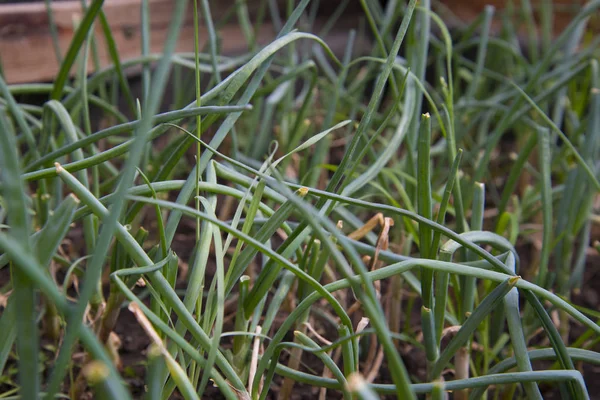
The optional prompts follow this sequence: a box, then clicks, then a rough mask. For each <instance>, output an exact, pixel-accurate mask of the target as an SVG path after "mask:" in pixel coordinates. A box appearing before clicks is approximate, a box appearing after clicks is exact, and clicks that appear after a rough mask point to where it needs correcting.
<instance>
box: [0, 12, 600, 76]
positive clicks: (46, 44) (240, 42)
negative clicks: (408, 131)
mask: <svg viewBox="0 0 600 400" xmlns="http://www.w3.org/2000/svg"><path fill="white" fill-rule="evenodd" d="M149 1H150V27H151V52H152V53H160V52H161V51H162V49H163V41H164V39H165V37H166V33H167V30H168V26H169V22H170V20H171V15H172V13H173V4H174V1H173V0H149ZM247 1H248V2H249V4H250V6H249V10H250V12H251V13H252V12H255V11H256V7H253V6H252V4H253V3H252V2H254V1H257V0H247ZM280 1H284V2H285V3H287V1H285V0H280ZM339 2H340V0H326V1H322V2H321V3H322V5H321V8H319V13H321V10H323V15H321V14H319V16H320V18H321V19H320V23H321V24H322V23H323V21H325V20H326V18H327V15H328V14H330V13H331V12H333V10H335V5H336V4H338V3H339ZM583 2H584V0H554V3H555V7H554V8H555V11H558V13H557V14H556V16H555V19H554V27H555V32H560V31H561V30H562V29H564V27H565V26H566V25H567V23H568V22H569V21H570V19H571V18H572V15H573V13H574V12H576V11H577V10H578V9H579V8H581V4H582V3H583ZM140 3H141V0H105V2H104V6H103V11H104V13H105V14H106V17H107V20H108V22H109V25H110V27H111V31H112V34H113V36H114V38H115V41H116V44H117V47H118V50H119V56H120V58H121V61H124V60H127V59H131V58H135V57H139V56H140V54H141V33H140V26H141V20H140ZM190 3H191V2H190ZM234 3H235V1H234V0H219V1H216V0H215V1H211V2H210V4H211V7H212V10H211V12H212V14H213V18H214V19H215V20H219V19H220V16H222V15H223V14H224V13H225V12H226V10H228V9H229V8H230V7H231V6H233V5H234ZM442 3H443V6H445V8H446V9H447V10H446V11H447V12H446V13H444V12H443V10H442V15H443V16H444V18H445V19H446V20H447V22H448V23H449V24H450V25H453V24H455V23H456V21H457V20H456V19H453V18H452V16H451V15H452V14H453V15H454V16H455V17H458V18H459V20H461V21H462V22H469V21H472V20H473V18H475V17H477V15H479V14H480V13H481V12H482V11H483V9H484V7H485V5H486V4H493V5H494V6H495V7H496V8H497V9H498V10H501V9H502V8H503V7H504V6H505V4H506V3H507V0H443V1H442ZM518 3H519V2H517V4H518ZM532 3H533V5H534V6H536V5H539V4H540V3H541V0H532ZM565 6H567V7H566V8H565ZM561 7H562V8H561ZM282 9H285V7H283V8H282ZM561 9H562V10H564V11H560V10H561ZM52 10H53V15H54V20H55V22H56V25H57V27H58V36H59V46H60V49H61V52H62V54H64V53H65V52H66V51H67V49H68V47H69V44H70V42H71V39H72V37H73V34H74V26H75V24H76V22H77V21H78V20H80V19H81V18H82V16H83V13H82V9H81V2H80V1H79V0H68V1H59V2H52ZM361 13H362V12H361V9H360V6H359V5H358V1H357V2H356V3H352V2H351V7H350V8H349V10H348V12H347V13H346V14H345V15H344V17H343V18H340V20H339V21H338V24H337V25H336V29H337V30H335V31H333V32H332V35H331V36H330V37H327V38H325V39H326V41H327V42H328V43H329V44H330V45H331V46H332V47H334V50H335V49H336V48H337V49H338V50H340V51H343V48H344V46H345V35H347V32H348V30H349V29H352V28H357V26H358V22H357V21H358V18H359V17H360V15H361ZM597 14H598V15H596V16H592V18H591V21H590V23H591V24H592V26H595V27H596V28H594V29H595V30H596V31H597V32H600V29H597V28H598V26H599V25H600V21H597V20H598V19H600V12H599V13H597ZM192 19H193V12H192V9H191V4H190V10H189V11H188V12H187V13H186V21H185V25H184V27H183V29H182V31H181V35H180V39H179V41H178V44H177V51H180V52H191V51H193V49H194V34H193V21H192ZM232 20H234V21H235V20H236V19H235V17H234V18H233V19H232ZM496 22H499V21H498V20H496ZM317 24H319V20H318V23H317ZM495 26H497V24H496V25H495ZM274 36H275V30H274V29H273V27H272V26H270V25H265V26H264V27H263V29H262V30H261V32H258V33H257V37H258V39H259V42H260V43H268V42H269V41H270V40H272V39H273V38H274ZM206 37H207V33H206V30H205V29H204V28H203V27H202V28H201V30H200V38H201V46H202V45H203V44H204V43H202V42H203V41H204V40H205V38H206ZM219 37H220V38H221V39H222V43H221V52H222V53H223V54H230V55H231V54H236V53H240V52H243V51H244V50H246V40H245V37H244V35H243V34H242V31H241V29H240V28H239V26H238V25H237V23H233V24H231V25H226V26H224V27H221V28H220V29H219ZM95 38H96V41H97V43H98V46H97V48H98V52H99V58H100V64H101V66H102V67H104V66H107V65H109V64H111V59H110V56H109V54H108V51H107V48H106V43H105V39H104V35H103V34H102V32H101V29H100V26H99V24H96V29H95ZM364 48H368V45H367V47H364ZM0 59H1V60H2V66H3V69H4V77H5V79H6V80H7V82H8V83H23V82H43V81H52V80H53V79H54V77H55V76H56V74H57V72H58V69H59V65H58V63H57V61H56V56H55V52H54V47H53V44H52V37H51V34H50V25H49V22H48V15H47V12H46V6H45V4H44V2H41V1H37V2H29V3H19V4H0ZM88 71H89V72H93V65H92V62H91V60H90V63H89V65H88Z"/></svg>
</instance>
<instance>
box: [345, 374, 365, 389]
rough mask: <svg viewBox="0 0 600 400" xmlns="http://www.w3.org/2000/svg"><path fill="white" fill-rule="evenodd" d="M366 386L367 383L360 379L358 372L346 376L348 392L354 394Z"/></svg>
mask: <svg viewBox="0 0 600 400" xmlns="http://www.w3.org/2000/svg"><path fill="white" fill-rule="evenodd" d="M366 385H367V382H366V381H365V378H363V377H362V375H361V374H359V373H358V372H353V373H351V374H350V375H349V376H348V390H349V391H351V392H353V393H356V392H359V391H362V390H363V389H364V388H365V386H366Z"/></svg>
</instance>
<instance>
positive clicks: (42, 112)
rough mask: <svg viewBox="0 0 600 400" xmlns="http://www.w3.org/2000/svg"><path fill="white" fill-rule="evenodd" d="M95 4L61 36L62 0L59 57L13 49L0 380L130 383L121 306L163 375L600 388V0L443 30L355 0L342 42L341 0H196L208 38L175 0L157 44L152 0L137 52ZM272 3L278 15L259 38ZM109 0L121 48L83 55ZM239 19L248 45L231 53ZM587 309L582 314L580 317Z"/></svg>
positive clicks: (164, 390) (0, 174) (97, 388)
mask: <svg viewBox="0 0 600 400" xmlns="http://www.w3.org/2000/svg"><path fill="white" fill-rule="evenodd" d="M102 3H103V2H102V1H101V0H100V1H93V2H91V3H90V4H89V5H88V7H87V8H86V12H85V14H84V16H83V18H82V20H81V21H80V23H79V24H78V27H77V30H76V33H75V36H74V39H73V41H72V43H71V45H70V46H69V48H68V49H65V50H66V53H65V54H64V56H62V55H61V52H60V49H58V45H57V43H58V41H57V40H56V39H57V38H56V35H57V31H56V26H55V24H54V19H53V17H52V11H51V8H50V7H49V2H46V4H47V6H48V12H49V17H50V18H49V21H50V24H51V30H52V32H53V34H54V36H55V37H54V39H55V46H56V49H55V50H56V51H57V58H58V59H59V61H60V65H61V67H60V71H59V73H58V75H57V78H56V80H55V82H54V83H53V84H51V85H48V84H19V85H9V84H7V83H6V82H5V80H4V79H3V77H2V76H0V179H1V180H0V196H1V197H0V268H3V269H5V271H3V272H6V273H3V274H2V276H3V277H6V278H5V280H4V281H1V282H0V283H1V284H2V286H1V287H0V299H2V301H4V300H6V304H5V305H4V307H3V309H2V314H1V316H0V368H1V369H2V379H0V389H1V390H2V391H3V392H2V393H1V395H2V397H6V396H12V395H14V394H18V395H20V396H21V398H27V399H34V398H42V397H43V396H49V397H54V396H55V395H56V396H67V397H78V396H81V395H82V394H83V392H84V391H86V390H93V391H94V393H95V394H96V396H97V397H98V398H119V399H128V398H134V397H136V396H138V395H137V394H135V393H134V392H133V391H132V388H131V387H128V385H127V380H128V379H131V378H135V377H139V376H138V375H139V372H137V371H138V370H137V368H134V365H129V364H128V365H123V366H122V367H123V368H122V369H120V368H119V366H120V363H121V360H120V359H119V353H118V346H117V345H116V344H115V343H114V338H113V337H114V333H113V332H114V331H115V330H118V328H120V325H119V324H121V323H123V321H124V318H122V314H123V313H129V312H131V313H133V315H134V317H135V318H134V319H135V321H136V323H137V324H138V325H139V327H140V328H139V329H138V330H136V331H135V332H138V333H137V335H139V337H138V338H137V340H140V341H144V342H148V343H149V344H151V346H150V347H149V349H148V352H147V354H145V356H144V357H146V360H145V361H144V362H142V363H141V365H143V366H144V367H145V377H144V379H145V380H146V383H147V384H146V390H147V393H146V394H145V395H144V396H147V398H149V399H165V398H169V397H170V396H171V395H172V394H173V393H174V392H175V391H178V392H179V394H181V395H182V396H183V397H184V398H190V399H195V398H203V397H204V398H209V397H210V396H211V395H212V394H214V391H219V392H220V393H221V394H222V395H223V396H224V397H226V398H228V399H239V398H252V399H265V398H266V397H267V396H268V395H270V394H271V393H272V391H273V389H274V388H276V387H277V388H279V389H278V390H280V393H281V394H282V396H283V397H286V396H288V395H289V394H291V393H292V390H293V388H294V387H295V386H296V385H300V384H302V385H309V386H312V387H313V388H314V389H319V390H321V391H322V393H325V394H326V393H327V392H326V391H335V392H337V393H338V395H339V396H342V397H344V398H347V399H352V398H365V399H374V398H377V397H378V396H380V395H383V394H386V395H390V394H391V395H395V396H396V397H397V398H402V399H410V398H416V396H417V395H418V394H421V393H431V397H432V398H435V399H438V398H440V399H441V398H443V396H444V392H445V391H453V392H454V396H455V398H473V399H480V398H489V397H492V396H494V397H495V396H500V395H501V394H503V393H506V394H510V393H512V394H516V395H517V396H520V397H522V398H541V397H542V395H543V394H544V391H545V390H548V388H550V390H558V391H560V393H561V395H562V396H563V397H564V398H577V399H585V398H589V395H588V393H587V389H586V385H585V379H584V378H588V377H587V376H586V377H584V376H583V375H582V374H581V373H580V372H579V370H578V369H576V368H575V366H576V363H579V362H587V363H592V364H600V353H598V352H597V351H596V350H597V349H598V342H599V339H598V337H599V336H600V326H599V325H598V324H597V322H595V321H594V320H593V319H598V317H599V315H598V313H597V312H594V311H593V310H588V309H585V308H583V307H581V306H580V305H575V304H573V302H572V301H571V298H572V294H573V293H574V292H576V291H581V290H590V289H589V287H588V286H586V281H585V278H584V276H585V274H586V257H587V255H588V254H589V252H590V251H589V250H590V242H591V241H592V240H596V239H598V238H595V237H593V236H592V235H593V232H592V229H591V227H592V224H593V221H597V220H598V218H597V216H596V215H595V211H596V210H595V209H594V202H595V200H596V198H597V195H598V190H599V189H600V183H599V177H598V156H599V152H600V140H599V137H600V91H599V87H600V68H599V66H598V57H599V56H600V51H599V50H598V47H597V45H598V40H588V39H586V36H585V35H583V33H584V32H585V24H586V22H587V20H588V17H589V16H590V15H592V14H593V13H594V12H596V13H597V12H598V8H600V1H591V2H589V3H588V4H587V5H586V6H585V7H583V8H582V9H581V10H580V11H579V13H578V14H577V15H576V17H575V18H574V19H573V21H572V23H571V24H570V25H569V26H568V27H567V28H566V29H565V30H564V32H552V29H551V23H549V21H551V18H552V15H551V12H552V9H551V7H547V8H545V9H544V10H542V12H541V14H542V15H541V17H540V18H541V19H540V20H541V24H542V29H541V30H540V31H539V32H540V33H538V30H537V29H536V27H535V26H534V14H533V13H534V11H533V9H532V7H531V4H530V3H529V1H523V4H522V10H520V11H522V14H519V15H520V17H519V18H522V20H521V21H519V20H518V17H517V16H516V15H509V14H510V10H507V11H506V15H504V17H503V29H502V30H501V31H500V33H499V34H495V35H493V34H492V21H493V19H494V18H495V14H494V12H495V10H494V9H493V8H492V7H487V8H486V9H485V11H484V13H483V14H482V15H481V17H480V18H478V19H476V20H474V21H473V22H472V23H471V24H470V25H468V26H460V27H459V28H460V29H457V30H456V32H452V33H451V31H450V30H449V29H448V28H447V27H446V25H444V22H443V20H442V17H445V16H446V14H444V13H443V12H439V10H437V9H435V8H434V7H432V4H431V2H430V1H427V0H423V1H421V2H419V3H418V4H417V1H415V0H411V1H408V2H402V1H397V0H390V1H388V2H387V5H386V6H385V7H384V6H382V5H381V4H380V2H377V1H368V0H364V1H361V2H360V6H361V7H362V13H363V14H362V16H363V17H364V19H365V22H366V24H365V25H364V26H363V25H361V27H362V28H365V27H368V28H366V29H361V30H360V31H358V32H357V31H351V32H348V33H347V37H348V41H347V44H346V46H345V48H344V49H331V48H329V47H328V44H327V40H326V33H327V32H328V31H330V30H331V29H335V26H336V20H337V18H339V17H340V16H341V15H343V12H344V9H345V7H346V6H347V5H348V4H349V3H350V2H348V1H344V2H340V4H339V5H338V6H337V7H338V8H337V10H336V11H335V12H334V13H333V14H332V16H331V17H330V20H329V21H328V22H327V24H325V26H324V27H323V28H322V31H320V32H319V31H317V30H316V26H317V24H315V18H316V17H315V16H316V15H317V13H318V2H311V1H309V0H302V1H300V2H293V1H287V7H286V8H285V10H283V9H282V10H278V9H277V7H276V6H275V4H276V3H277V2H271V1H267V0H260V1H257V2H256V4H257V5H258V8H257V15H256V21H253V20H252V18H250V17H251V13H250V10H249V7H250V4H248V3H247V2H246V1H236V2H235V5H234V6H232V9H231V10H230V12H229V13H226V14H225V16H224V20H222V21H217V20H213V17H212V16H211V10H210V4H211V2H208V1H206V0H202V1H199V0H195V1H194V7H193V10H194V11H195V12H196V18H195V20H194V30H195V32H196V41H195V52H194V53H192V54H187V53H186V54H178V53H176V52H175V45H176V43H177V38H178V36H179V33H180V31H181V30H182V26H183V23H184V16H185V13H186V10H187V7H188V6H190V9H191V4H188V2H187V1H185V0H177V1H176V2H174V14H173V16H172V20H171V24H170V27H169V33H168V36H167V38H166V41H165V44H164V51H163V53H162V54H159V55H156V54H150V52H149V49H150V26H149V21H150V15H151V13H152V7H151V3H150V2H149V1H148V0H143V1H142V7H141V8H140V12H141V17H142V18H141V20H142V30H141V32H142V46H141V47H142V53H141V55H140V57H139V58H136V59H133V60H121V59H120V56H119V53H118V51H117V46H116V42H115V40H114V37H112V33H111V31H110V27H109V25H108V23H107V20H106V17H105V15H104V13H103V11H102ZM296 3H297V4H296ZM547 3H549V2H547ZM547 5H549V4H547ZM280 12H281V15H286V19H285V21H282V20H281V18H280ZM438 12H439V14H438ZM267 20H271V21H272V22H273V26H275V27H276V28H277V29H278V34H277V36H276V37H275V38H274V39H273V40H272V41H271V43H269V44H267V45H265V46H262V47H261V46H260V45H259V40H258V37H257V34H256V33H257V32H258V31H260V29H261V24H263V23H264V22H265V21H267ZM201 22H202V23H203V24H204V25H205V26H206V27H207V32H208V34H207V38H203V37H199V36H198V32H199V31H200V24H201ZM514 23H518V24H523V26H524V27H525V32H526V34H527V40H528V43H529V47H528V48H529V49H530V50H531V53H530V54H526V53H525V50H524V49H523V48H522V47H520V46H519V45H518V43H519V39H520V37H519V36H517V31H518V30H516V29H511V26H512V24H514ZM95 24H97V25H98V26H99V27H100V28H101V30H102V34H103V35H104V36H105V39H106V41H105V42H106V44H107V46H108V52H109V55H110V57H111V60H112V61H113V65H112V66H110V67H107V68H105V69H102V70H97V71H96V72H95V73H94V74H93V75H91V76H89V77H88V76H86V74H85V68H83V67H84V66H85V65H87V62H88V58H89V56H90V51H91V53H92V57H93V58H94V61H95V62H96V61H97V60H96V53H97V48H96V41H95V38H94V34H93V32H94V31H93V27H94V25H95ZM223 24H235V25H238V26H239V27H240V29H241V31H242V32H243V33H244V37H245V38H246V40H247V47H248V49H249V50H248V51H247V53H246V54H243V55H240V56H237V57H230V56H227V55H222V54H219V52H220V44H219V41H220V40H221V39H222V38H221V37H220V35H221V32H220V30H221V27H222V26H223ZM298 29H300V30H298ZM359 37H367V38H370V39H371V40H372V41H373V42H374V46H373V47H372V48H367V49H364V48H359V47H358V45H357V43H358V42H359V41H358V40H357V38H359ZM205 39H208V40H207V43H206V45H205V47H204V48H202V47H201V46H200V44H201V43H202V42H203V41H205ZM538 41H539V42H540V43H542V46H541V48H538V47H537V43H538ZM334 50H335V51H334ZM540 50H541V51H540ZM153 62H158V65H157V68H156V69H153V68H151V63H153ZM74 67H78V68H79V70H78V71H79V73H78V75H77V78H76V79H74V80H73V81H71V80H70V79H69V77H70V73H71V72H72V71H73V70H74V69H75V68H74ZM138 68H139V70H141V71H142V90H141V95H140V98H139V99H137V101H136V99H135V97H134V94H135V88H134V87H133V86H132V85H131V82H128V81H127V79H126V76H127V73H128V70H131V69H136V70H137V69H138ZM192 79H193V80H194V84H193V85H191V84H190V82H191V80H192ZM169 80H171V82H172V85H173V92H174V93H173V101H172V102H171V103H170V104H166V102H165V101H164V95H165V93H167V90H166V89H167V83H168V81H169ZM192 87H193V89H194V90H189V89H191V88H192ZM120 93H122V96H123V97H124V100H125V103H126V108H125V109H124V110H121V109H119V106H118V103H119V102H118V101H117V100H118V98H119V96H120ZM31 94H38V95H43V96H46V98H48V101H46V102H45V103H44V104H43V105H42V106H41V107H40V106H39V105H35V104H24V103H23V102H22V99H26V98H27V96H26V95H31ZM185 104H187V105H185ZM165 108H170V109H169V110H168V111H165V110H164V109H165ZM95 116H99V117H95ZM106 125H108V127H106ZM188 156H189V157H188ZM180 241H183V244H181V243H179V242H180ZM531 242H533V243H534V244H535V246H532V247H533V248H534V249H533V250H531V252H530V253H523V252H521V249H524V248H526V246H520V245H521V244H525V243H531ZM597 247H598V246H596V248H595V249H594V251H597ZM175 250H177V253H176V252H175ZM518 250H519V251H518ZM184 266H188V269H185V268H183V267H184ZM106 293H108V297H107V298H105V294H106ZM411 317H412V318H411ZM415 318H416V319H419V318H420V320H421V323H420V324H416V325H415V324H414V323H413V322H414V319H415ZM572 321H576V322H577V323H578V324H580V325H581V326H583V327H584V329H585V332H584V333H583V335H581V337H580V340H577V341H576V342H574V343H569V332H570V327H571V324H572ZM540 337H541V339H540ZM111 338H112V339H111ZM407 347H411V348H412V350H413V351H412V352H411V353H410V354H407V353H405V352H403V351H401V350H403V349H406V348H407ZM48 349H54V350H52V351H50V350H48ZM80 351H83V352H84V354H85V357H84V358H81V357H74V354H75V353H76V352H77V353H79V352H80ZM49 352H52V353H53V354H52V356H49ZM54 353H56V354H54ZM414 354H417V355H416V356H415V355H414ZM411 357H418V358H419V359H422V360H424V362H425V363H426V372H425V373H424V374H423V373H421V372H420V371H418V370H417V368H414V367H413V364H414V360H413V359H411ZM537 360H551V361H553V362H554V364H543V365H545V367H544V368H545V369H543V370H541V369H540V367H539V365H542V364H536V363H534V362H535V361H537ZM138 366H139V365H138V364H136V365H135V367H138ZM46 370H47V371H48V372H45V371H46ZM449 370H453V371H454V375H453V374H451V373H448V371H449ZM42 371H44V373H42ZM210 381H212V382H214V384H215V385H214V386H215V388H211V385H210ZM323 391H324V392H323Z"/></svg>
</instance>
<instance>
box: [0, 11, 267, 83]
mask: <svg viewBox="0 0 600 400" xmlns="http://www.w3.org/2000/svg"><path fill="white" fill-rule="evenodd" d="M140 3H141V0H106V1H105V3H104V6H103V11H104V13H105V14H106V18H107V20H108V22H109V25H110V27H111V31H112V34H113V36H114V39H115V42H116V44H117V48H118V49H119V57H120V58H121V61H123V60H127V59H131V58H134V57H139V56H140V54H141V32H140V26H141V19H140ZM52 9H53V15H54V21H55V23H56V25H57V27H58V37H59V46H60V49H61V52H62V54H64V53H66V51H67V49H68V46H69V44H70V42H71V39H72V37H73V34H74V31H75V29H74V27H75V24H76V21H78V20H81V18H82V17H83V13H82V9H81V3H80V1H79V0H74V1H63V2H53V3H52ZM172 12H173V1H172V0H150V30H151V35H150V36H151V40H150V43H151V50H150V51H151V53H160V52H161V51H162V49H163V42H164V40H165V38H166V34H167V30H168V26H169V22H170V19H171V14H172ZM222 12H223V10H222V9H221V10H219V9H218V10H214V14H216V15H215V17H216V18H217V17H218V14H219V13H222ZM49 26H50V25H49V22H48V16H47V12H46V7H45V5H44V3H43V2H35V3H24V4H3V5H0V57H1V58H2V66H3V68H4V74H5V79H6V80H7V82H9V83H21V82H41V81H51V80H52V79H53V78H54V77H55V76H56V74H57V72H58V69H59V65H58V62H57V60H56V56H55V52H54V47H53V44H52V36H51V34H50V28H49ZM219 33H220V35H221V37H222V38H224V40H223V42H222V51H223V53H228V54H235V53H238V52H241V51H243V50H245V49H246V40H245V39H244V36H243V35H242V33H241V31H240V29H239V28H238V27H237V26H229V25H228V26H225V27H223V28H221V29H220V30H219ZM273 36H274V33H273V30H272V28H271V27H270V26H268V25H265V27H264V28H263V29H262V31H261V32H258V38H259V40H260V41H267V40H269V39H271V38H272V37H273ZM206 37H207V34H206V30H205V29H204V28H203V27H202V28H201V30H200V38H201V46H203V45H204V43H203V40H204V39H205V38H206ZM95 38H96V40H97V43H98V52H99V58H100V62H101V66H106V65H109V64H110V63H111V61H110V56H109V54H108V51H107V48H106V42H105V39H104V35H103V34H102V31H101V28H100V26H99V23H98V24H96V27H95ZM193 49H194V34H193V11H192V9H191V7H190V10H189V12H187V14H186V22H185V25H184V27H183V29H182V30H181V34H180V38H179V41H178V44H177V51H179V52H190V51H193ZM88 68H89V71H90V72H92V71H93V66H92V62H91V60H90V63H89V66H88Z"/></svg>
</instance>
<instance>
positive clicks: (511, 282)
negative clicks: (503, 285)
mask: <svg viewBox="0 0 600 400" xmlns="http://www.w3.org/2000/svg"><path fill="white" fill-rule="evenodd" d="M519 279H521V277H520V276H519V275H516V276H513V277H510V278H508V284H509V285H510V286H515V285H516V284H517V282H518V281H519Z"/></svg>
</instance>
